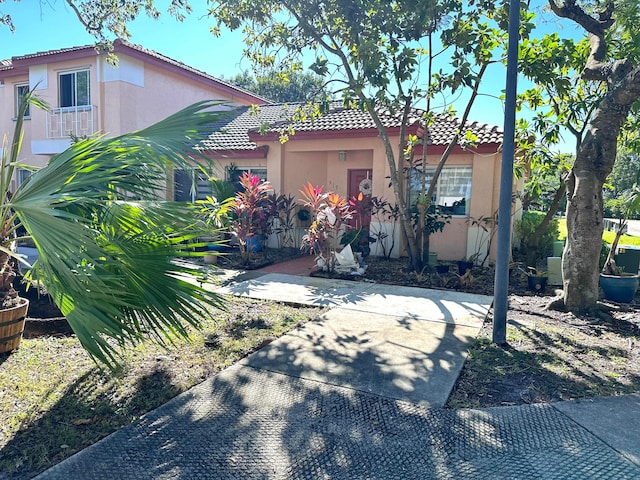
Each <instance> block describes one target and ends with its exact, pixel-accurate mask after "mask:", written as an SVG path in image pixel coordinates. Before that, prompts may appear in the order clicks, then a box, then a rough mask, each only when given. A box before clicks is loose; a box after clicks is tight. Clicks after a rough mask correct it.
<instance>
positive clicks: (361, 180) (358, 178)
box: [347, 168, 373, 229]
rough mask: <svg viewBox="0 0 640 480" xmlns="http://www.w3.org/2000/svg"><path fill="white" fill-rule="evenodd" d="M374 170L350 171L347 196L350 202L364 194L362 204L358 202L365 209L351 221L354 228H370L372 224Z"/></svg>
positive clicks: (361, 209)
mask: <svg viewBox="0 0 640 480" xmlns="http://www.w3.org/2000/svg"><path fill="white" fill-rule="evenodd" d="M372 174H373V170H371V169H370V168H362V169H354V170H349V171H348V176H349V177H348V180H349V183H348V185H349V187H348V191H347V195H348V197H349V200H351V199H352V198H354V197H356V198H358V195H359V194H360V193H362V197H363V198H362V202H358V204H359V205H361V206H362V207H363V208H358V210H360V211H359V212H358V214H357V215H355V217H354V218H353V220H352V221H351V226H352V227H354V228H366V229H368V228H369V224H370V223H371V185H372V183H371V180H372Z"/></svg>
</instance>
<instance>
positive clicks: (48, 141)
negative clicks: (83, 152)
mask: <svg viewBox="0 0 640 480" xmlns="http://www.w3.org/2000/svg"><path fill="white" fill-rule="evenodd" d="M113 53H115V55H116V56H117V59H118V62H117V65H113V64H112V63H110V62H109V61H108V57H107V55H106V54H104V53H100V52H97V51H96V48H95V47H94V46H93V45H88V46H81V47H72V48H66V49H60V50H51V51H46V52H38V53H32V54H28V55H22V56H16V57H13V58H11V59H9V60H4V61H0V133H1V134H3V135H4V134H11V133H12V132H13V127H14V123H15V115H16V111H17V109H18V105H19V103H20V101H21V98H22V96H23V95H24V93H25V92H26V91H28V90H29V89H34V88H35V89H36V93H37V94H38V96H39V97H41V98H42V99H43V100H45V101H46V102H47V103H48V104H49V106H50V110H49V111H43V110H40V109H37V108H31V109H30V111H29V112H28V113H29V115H28V117H27V120H26V121H25V127H24V142H23V147H22V152H21V153H22V154H21V156H20V161H21V162H22V163H25V164H28V165H34V166H44V165H46V164H47V162H48V160H49V158H50V157H51V155H53V154H56V153H59V152H62V151H63V150H65V149H66V148H67V147H68V146H69V145H70V143H71V142H72V139H73V138H74V137H83V136H88V135H92V134H94V133H98V132H100V133H103V134H105V135H108V136H115V135H120V134H123V133H127V132H130V131H132V130H138V129H141V128H144V127H147V126H149V125H151V124H153V123H155V122H157V121H159V120H161V119H163V118H165V117H167V116H169V115H171V114H173V113H175V112H177V111H178V110H180V109H181V108H184V107H186V106H188V105H191V104H193V103H195V102H198V101H201V100H211V99H216V100H223V101H226V102H229V103H230V104H233V105H251V104H260V103H264V102H265V99H263V98H261V97H259V96H257V95H254V94H252V93H250V92H248V91H246V90H243V89H241V88H238V87H236V86H233V85H231V84H229V83H226V82H224V81H222V80H219V79H217V78H215V77H212V76H211V75H209V74H207V73H204V72H201V71H199V70H196V69H194V68H191V67H190V66H188V65H185V64H183V63H181V62H178V61H175V60H173V59H170V58H168V57H165V56H163V55H161V54H159V53H156V52H153V51H151V50H147V49H145V48H142V47H140V46H138V45H134V44H131V43H128V42H125V41H120V40H117V41H116V42H115V43H114V52H113ZM25 175H28V171H27V170H20V171H19V172H18V178H17V179H15V181H16V182H17V183H19V182H20V181H21V180H23V178H22V177H24V176H25Z"/></svg>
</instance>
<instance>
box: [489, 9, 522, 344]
mask: <svg viewBox="0 0 640 480" xmlns="http://www.w3.org/2000/svg"><path fill="white" fill-rule="evenodd" d="M519 37H520V2H519V1H514V0H511V2H510V3H509V46H508V50H507V86H506V92H505V108H504V140H503V144H502V145H503V148H502V166H501V169H500V203H499V205H498V253H497V257H496V276H495V283H494V299H493V342H494V343H496V344H498V345H503V344H505V343H507V308H508V295H509V253H510V252H511V194H512V185H513V157H514V152H515V130H516V91H517V86H518V41H519Z"/></svg>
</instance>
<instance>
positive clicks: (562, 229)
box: [558, 218, 640, 246]
mask: <svg viewBox="0 0 640 480" xmlns="http://www.w3.org/2000/svg"><path fill="white" fill-rule="evenodd" d="M558 231H559V233H558V240H564V239H565V238H567V220H566V219H564V218H560V219H559V220H558ZM615 236H616V233H615V232H613V231H608V230H605V232H604V233H603V234H602V239H603V240H604V241H605V242H607V243H609V244H611V243H613V239H614V238H615ZM620 245H637V246H640V237H634V236H633V235H622V237H620Z"/></svg>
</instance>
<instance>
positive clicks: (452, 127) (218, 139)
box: [202, 101, 502, 150]
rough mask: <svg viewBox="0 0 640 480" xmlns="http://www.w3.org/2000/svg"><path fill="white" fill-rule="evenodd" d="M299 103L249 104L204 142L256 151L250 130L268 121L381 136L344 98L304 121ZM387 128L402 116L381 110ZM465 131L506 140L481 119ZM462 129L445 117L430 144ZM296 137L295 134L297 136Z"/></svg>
mask: <svg viewBox="0 0 640 480" xmlns="http://www.w3.org/2000/svg"><path fill="white" fill-rule="evenodd" d="M296 106H298V105H297V104H289V105H285V104H268V105H262V106H260V107H258V109H257V113H256V111H255V110H254V111H253V112H252V109H251V108H249V107H243V108H238V109H236V110H235V112H236V114H235V115H234V116H232V118H231V119H230V120H229V121H227V122H225V123H224V124H221V125H217V127H219V128H220V129H221V131H219V132H214V133H212V134H211V135H210V136H209V139H208V140H206V141H205V142H203V144H202V147H203V149H204V150H255V149H256V147H257V146H256V144H255V143H254V142H252V141H251V139H250V138H249V132H257V131H258V129H259V128H260V126H261V125H262V124H268V125H267V128H266V129H265V130H266V132H267V133H278V132H279V131H280V130H281V129H282V128H284V127H286V126H289V125H290V126H291V127H292V128H293V129H294V130H295V132H296V133H302V132H331V131H334V132H338V131H340V132H348V131H353V132H356V131H362V130H373V131H374V132H376V133H374V135H376V136H377V131H376V130H375V129H376V126H375V124H374V122H373V120H372V118H371V115H370V114H368V113H367V112H364V111H362V110H359V109H349V108H345V107H344V106H343V105H342V102H340V101H334V102H330V104H329V111H328V112H327V113H325V114H324V115H322V116H320V117H318V118H314V119H309V120H304V121H291V120H290V118H291V116H292V115H293V113H294V112H295V108H296ZM378 113H379V115H380V117H381V120H382V122H383V124H384V126H385V127H387V128H398V127H400V119H399V117H398V116H395V115H391V114H389V113H388V112H383V111H379V112H378ZM421 114H422V111H420V110H415V111H414V112H413V113H412V116H411V118H410V121H409V124H410V125H415V124H416V123H417V122H419V120H420V116H421ZM465 127H466V128H465V129H463V135H464V132H465V131H467V130H470V131H471V132H473V133H474V134H475V135H476V136H477V137H478V142H479V143H480V144H489V143H491V144H499V143H501V142H502V129H500V128H499V127H497V126H494V125H487V124H484V123H479V122H467V123H466V125H465ZM459 128H460V121H459V120H458V119H451V118H448V117H445V116H441V117H439V118H438V119H437V121H436V124H435V125H434V126H433V127H431V128H430V129H429V132H428V134H427V138H428V144H429V145H447V144H448V143H449V141H450V140H451V138H453V135H454V134H455V132H456V130H457V129H459ZM293 138H295V137H293Z"/></svg>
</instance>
